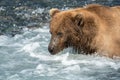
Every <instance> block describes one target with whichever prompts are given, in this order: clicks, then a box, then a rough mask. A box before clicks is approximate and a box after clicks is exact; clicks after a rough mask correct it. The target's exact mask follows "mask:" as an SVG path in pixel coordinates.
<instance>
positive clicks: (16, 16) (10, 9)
mask: <svg viewBox="0 0 120 80" xmlns="http://www.w3.org/2000/svg"><path fill="white" fill-rule="evenodd" d="M91 3H99V4H104V5H109V6H113V5H119V4H120V1H119V0H74V1H73V0H0V32H1V33H2V34H18V33H20V32H21V30H22V29H21V28H24V27H28V28H33V27H34V28H35V27H36V28H38V27H42V26H43V25H44V24H46V23H48V22H49V14H48V10H49V9H50V8H59V9H66V8H75V7H80V6H84V5H87V4H91Z"/></svg>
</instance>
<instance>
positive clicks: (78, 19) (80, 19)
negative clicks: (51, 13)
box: [74, 14, 84, 27]
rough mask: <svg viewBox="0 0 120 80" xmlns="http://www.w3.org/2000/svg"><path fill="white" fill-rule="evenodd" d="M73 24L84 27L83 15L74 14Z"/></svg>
mask: <svg viewBox="0 0 120 80" xmlns="http://www.w3.org/2000/svg"><path fill="white" fill-rule="evenodd" d="M74 22H75V24H76V25H77V26H79V27H83V25H84V16H83V14H76V15H75V16H74Z"/></svg>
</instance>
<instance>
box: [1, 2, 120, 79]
mask: <svg viewBox="0 0 120 80" xmlns="http://www.w3.org/2000/svg"><path fill="white" fill-rule="evenodd" d="M15 1H18V2H15ZM22 1H23V2H22ZM31 1H33V2H31ZM46 1H48V3H50V2H51V3H52V1H50V0H46ZM53 1H55V2H56V1H57V0H53ZM66 1H68V2H69V1H70V0H66ZM75 1H77V0H75ZM81 1H82V0H81ZM88 1H89V2H91V1H95V0H87V2H88ZM106 1H107V0H106ZM112 1H113V0H108V2H106V3H107V4H108V3H109V4H111V3H112ZM55 2H53V3H55ZM58 2H59V3H60V1H58ZM87 2H86V3H87ZM8 3H9V4H8ZM38 3H42V4H38ZM43 3H44V5H43ZM48 3H47V2H45V1H44V0H41V2H40V0H38V2H35V1H34V0H30V2H29V0H26V1H25V0H21V2H20V0H13V1H9V0H1V3H0V5H1V6H0V17H1V18H0V26H1V27H0V33H1V35H0V80H120V59H119V58H117V59H109V58H106V57H100V56H97V55H82V54H73V53H72V52H71V49H66V50H64V51H63V52H61V53H59V54H58V55H54V56H53V55H50V53H49V52H48V50H47V47H48V43H49V40H50V36H51V35H50V34H49V15H48V10H49V9H50V8H51V7H54V6H53V5H50V4H48ZM66 3H67V2H66ZM66 3H65V2H64V4H66ZM102 3H104V2H102ZM10 4H12V5H10ZM45 4H46V5H45ZM74 4H76V5H77V3H75V2H74ZM114 4H118V2H114ZM114 4H112V5H114ZM48 5H50V7H46V6H48ZM66 5H67V4H66ZM84 5H85V4H84ZM71 6H73V5H72V4H71ZM81 6H82V5H81ZM60 7H61V6H60V5H59V4H58V8H60ZM69 8H70V7H69V5H68V7H67V6H65V7H61V9H69Z"/></svg>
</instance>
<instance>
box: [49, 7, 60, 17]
mask: <svg viewBox="0 0 120 80" xmlns="http://www.w3.org/2000/svg"><path fill="white" fill-rule="evenodd" d="M58 12H60V10H59V9H57V8H52V9H50V12H49V14H50V16H51V17H53V16H54V15H55V14H56V13H58Z"/></svg>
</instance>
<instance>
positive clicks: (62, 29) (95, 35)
mask: <svg viewBox="0 0 120 80" xmlns="http://www.w3.org/2000/svg"><path fill="white" fill-rule="evenodd" d="M50 11H51V12H50V15H52V16H51V21H50V32H51V41H50V44H49V48H48V50H49V51H50V53H51V54H56V53H58V52H60V51H61V50H63V49H65V48H68V47H73V48H74V49H75V50H76V51H78V52H80V51H84V52H85V53H86V54H91V53H94V52H98V53H99V55H104V56H108V57H113V56H120V22H119V21H120V7H119V6H114V7H108V6H102V5H97V4H93V5H88V6H86V7H84V8H76V9H71V10H66V11H60V10H58V9H53V10H50Z"/></svg>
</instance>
